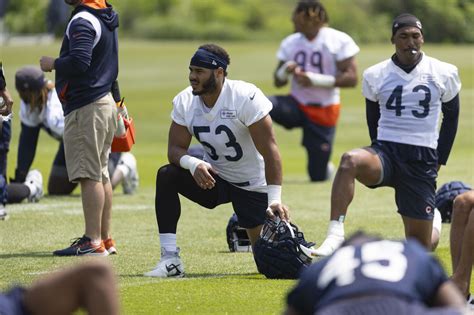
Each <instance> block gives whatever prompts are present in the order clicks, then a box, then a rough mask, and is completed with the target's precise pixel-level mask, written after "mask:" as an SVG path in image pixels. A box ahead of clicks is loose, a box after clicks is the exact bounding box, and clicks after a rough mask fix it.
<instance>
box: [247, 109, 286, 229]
mask: <svg viewBox="0 0 474 315" xmlns="http://www.w3.org/2000/svg"><path fill="white" fill-rule="evenodd" d="M249 130H250V135H251V136H252V140H253V142H254V144H255V147H256V148H257V150H258V152H259V153H260V154H261V155H262V157H263V160H264V161H265V179H266V181H267V186H268V189H269V191H268V205H269V208H271V210H272V211H267V213H268V215H269V216H270V217H272V216H273V213H279V215H280V217H281V218H282V219H286V220H288V219H289V213H288V209H287V208H286V206H284V205H282V204H281V183H282V166H281V157H280V152H279V150H278V147H277V144H276V140H275V134H274V133H273V128H272V119H271V118H270V116H269V115H266V116H265V117H263V118H262V119H260V120H259V121H257V122H255V123H253V124H252V125H250V126H249ZM271 212H273V213H271Z"/></svg>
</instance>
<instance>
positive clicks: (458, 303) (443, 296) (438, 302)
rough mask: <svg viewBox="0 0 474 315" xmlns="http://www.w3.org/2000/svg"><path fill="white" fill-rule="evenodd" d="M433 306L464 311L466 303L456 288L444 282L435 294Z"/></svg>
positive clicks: (450, 283) (449, 282) (452, 284)
mask: <svg viewBox="0 0 474 315" xmlns="http://www.w3.org/2000/svg"><path fill="white" fill-rule="evenodd" d="M434 303H435V306H447V307H455V308H459V309H464V308H465V307H466V301H465V300H464V298H463V296H462V294H461V293H460V292H459V290H458V288H457V287H456V286H455V284H454V283H453V282H451V281H445V282H444V283H443V284H441V285H440V286H439V288H438V291H437V292H436V296H435V301H434Z"/></svg>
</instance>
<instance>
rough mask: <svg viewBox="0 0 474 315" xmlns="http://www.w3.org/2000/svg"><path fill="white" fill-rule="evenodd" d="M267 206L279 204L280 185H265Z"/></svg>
mask: <svg viewBox="0 0 474 315" xmlns="http://www.w3.org/2000/svg"><path fill="white" fill-rule="evenodd" d="M267 194H268V206H269V207H270V206H271V205H273V204H275V203H281V185H267Z"/></svg>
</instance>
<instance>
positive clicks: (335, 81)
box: [294, 57, 357, 88]
mask: <svg viewBox="0 0 474 315" xmlns="http://www.w3.org/2000/svg"><path fill="white" fill-rule="evenodd" d="M336 67H337V75H336V76H333V75H331V74H324V73H316V72H311V71H303V70H302V69H300V68H299V67H297V68H296V69H295V71H294V75H295V80H296V81H297V82H298V84H300V85H302V86H305V87H310V86H315V87H323V88H334V87H353V86H355V85H356V84H357V66H356V63H355V57H350V58H347V59H344V60H342V61H338V62H336Z"/></svg>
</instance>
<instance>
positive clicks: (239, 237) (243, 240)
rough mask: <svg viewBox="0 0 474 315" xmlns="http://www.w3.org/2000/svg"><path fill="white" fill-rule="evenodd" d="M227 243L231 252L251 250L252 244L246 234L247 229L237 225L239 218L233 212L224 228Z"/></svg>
mask: <svg viewBox="0 0 474 315" xmlns="http://www.w3.org/2000/svg"><path fill="white" fill-rule="evenodd" d="M226 235H227V245H229V250H230V251H231V252H251V251H252V244H251V243H250V239H249V237H248V235H247V230H246V229H244V228H243V227H241V226H239V220H238V218H237V215H236V214H235V213H234V214H232V216H231V217H230V219H229V223H228V224H227V228H226Z"/></svg>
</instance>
